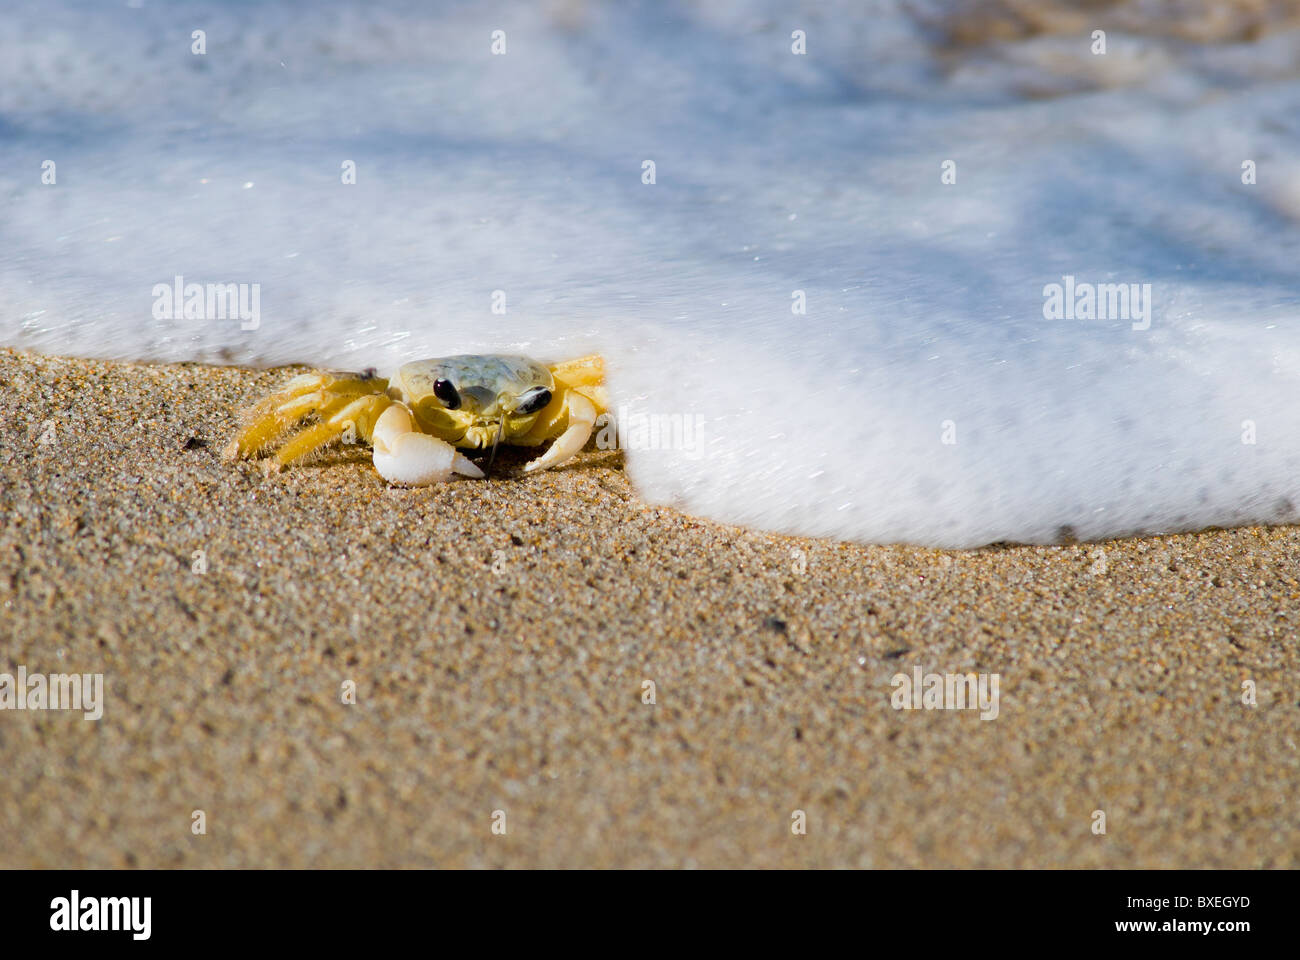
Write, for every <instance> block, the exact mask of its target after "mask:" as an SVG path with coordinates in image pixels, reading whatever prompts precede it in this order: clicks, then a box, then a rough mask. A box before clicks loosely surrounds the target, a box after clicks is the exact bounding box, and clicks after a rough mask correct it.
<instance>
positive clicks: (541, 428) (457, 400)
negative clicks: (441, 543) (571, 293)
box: [223, 354, 609, 486]
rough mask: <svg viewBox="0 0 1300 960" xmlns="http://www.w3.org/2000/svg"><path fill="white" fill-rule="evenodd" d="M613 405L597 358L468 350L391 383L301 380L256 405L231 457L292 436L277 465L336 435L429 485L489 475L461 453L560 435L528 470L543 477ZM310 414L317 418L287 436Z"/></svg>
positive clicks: (405, 481)
mask: <svg viewBox="0 0 1300 960" xmlns="http://www.w3.org/2000/svg"><path fill="white" fill-rule="evenodd" d="M608 407H609V401H608V397H607V395H606V392H605V364H604V361H603V360H602V359H601V358H600V357H598V356H588V357H582V358H580V359H577V360H570V361H567V362H564V363H557V364H554V365H551V366H545V365H543V364H541V363H538V362H537V361H535V360H532V359H530V358H528V357H522V356H506V355H496V354H487V355H480V354H469V355H464V356H455V357H442V358H440V359H434V360H417V361H415V362H413V363H407V364H404V365H402V366H401V367H400V368H399V369H398V370H397V372H396V373H395V374H394V375H393V376H392V377H391V378H389V379H384V378H382V377H377V376H375V374H374V372H373V371H367V372H365V373H327V372H324V371H320V370H318V371H314V372H312V373H306V374H303V375H301V376H297V377H294V378H293V379H292V380H290V381H289V382H288V383H287V384H285V385H284V388H283V389H282V390H280V392H278V393H275V394H272V395H271V396H269V397H267V398H266V399H264V400H263V401H262V402H261V403H259V404H258V405H257V406H256V407H254V408H253V409H252V410H251V411H250V412H249V415H248V422H247V424H246V425H245V426H244V428H243V429H242V430H241V431H240V432H239V433H238V434H237V435H236V436H235V438H234V439H233V440H232V441H231V442H230V444H229V445H228V446H227V447H226V448H225V450H224V451H223V455H224V456H225V457H226V458H227V459H231V460H234V459H242V458H252V457H257V456H260V455H262V454H264V453H269V452H270V451H271V448H272V447H273V446H274V445H275V444H276V442H277V441H278V440H280V438H281V437H284V438H285V440H284V443H283V445H282V446H280V448H279V449H278V450H276V451H275V452H274V455H273V456H271V457H270V458H269V459H268V460H266V461H265V462H266V466H267V470H268V471H276V470H279V469H281V468H283V467H285V466H288V465H289V464H291V463H295V462H297V461H299V460H301V459H303V458H304V457H306V456H308V455H309V454H311V453H313V452H314V451H316V450H319V449H320V448H321V447H324V446H325V445H326V444H329V443H331V442H333V441H335V440H338V439H340V438H344V439H348V440H351V439H352V438H356V439H358V440H362V441H365V442H366V443H369V444H370V445H371V446H372V447H373V448H374V457H373V459H374V465H375V469H376V470H377V471H378V472H379V475H380V476H382V477H383V478H384V479H385V480H387V481H389V482H390V483H394V484H399V485H402V486H424V485H427V484H432V483H440V482H442V481H444V480H449V479H451V478H452V476H453V475H455V474H459V475H462V476H466V477H474V478H478V479H481V478H483V477H484V476H485V474H484V472H483V471H482V470H481V469H480V468H479V467H478V466H477V465H476V464H475V463H473V462H472V461H471V460H470V459H469V458H468V457H466V456H465V455H464V453H462V452H461V451H462V450H467V451H474V450H479V451H482V450H491V452H492V453H491V456H492V457H495V455H496V449H497V446H498V445H500V444H509V445H512V446H523V447H536V446H541V445H542V444H543V443H545V442H546V441H548V440H553V441H554V442H553V443H552V444H551V446H550V447H549V449H547V450H546V452H545V453H543V454H542V455H541V456H539V457H537V458H536V459H534V460H531V461H529V462H528V463H527V464H526V465H525V466H524V472H525V473H535V472H536V471H538V470H545V469H547V468H548V467H555V466H558V465H560V464H562V463H564V462H566V461H567V460H570V459H572V458H573V456H574V455H576V454H577V453H578V451H580V450H581V449H582V448H583V446H585V445H586V443H587V439H588V438H589V437H590V436H591V431H592V428H593V427H594V426H595V423H596V418H597V417H598V416H599V415H600V414H602V413H604V412H605V411H606V410H607V409H608ZM312 415H315V419H316V422H315V423H313V424H311V425H310V426H307V427H305V428H301V429H297V430H296V431H295V432H292V433H290V432H289V431H291V430H293V429H294V428H298V427H300V425H301V424H302V422H303V421H304V420H306V419H307V418H308V417H310V416H312ZM286 433H287V434H288V435H287V436H286ZM458 448H459V449H458ZM488 466H489V469H490V468H491V459H489V463H488Z"/></svg>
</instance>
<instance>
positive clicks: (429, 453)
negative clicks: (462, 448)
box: [371, 403, 483, 487]
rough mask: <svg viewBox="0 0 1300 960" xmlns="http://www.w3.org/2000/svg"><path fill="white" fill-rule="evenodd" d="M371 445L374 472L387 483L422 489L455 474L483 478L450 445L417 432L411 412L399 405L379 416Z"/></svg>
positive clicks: (479, 471)
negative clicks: (372, 445) (376, 471)
mask: <svg viewBox="0 0 1300 960" xmlns="http://www.w3.org/2000/svg"><path fill="white" fill-rule="evenodd" d="M371 442H372V443H373V444H374V448H375V455H374V461H375V469H376V470H378V471H379V475H380V476H381V477H383V478H384V479H385V480H387V481H388V482H389V483H400V484H403V485H404V486H408V487H423V486H427V485H428V484H431V483H442V482H443V481H444V480H450V479H451V476H452V474H454V473H459V474H461V475H463V476H466V477H474V478H475V479H478V480H481V479H482V478H483V471H482V470H480V469H479V468H478V467H476V466H474V464H473V463H471V462H470V461H469V460H467V459H466V458H465V456H464V455H463V454H461V453H458V452H457V450H456V448H455V447H453V446H452V445H451V444H450V443H447V442H446V441H445V440H439V439H438V438H437V437H431V436H429V435H428V434H427V433H419V432H417V431H416V430H415V428H414V426H413V425H412V423H411V413H410V411H409V410H408V409H407V408H406V407H404V406H403V405H402V404H400V403H395V404H393V405H392V406H391V407H389V408H388V409H387V410H385V411H384V412H383V413H382V414H380V416H379V419H378V420H377V421H375V429H374V432H373V434H372V437H371Z"/></svg>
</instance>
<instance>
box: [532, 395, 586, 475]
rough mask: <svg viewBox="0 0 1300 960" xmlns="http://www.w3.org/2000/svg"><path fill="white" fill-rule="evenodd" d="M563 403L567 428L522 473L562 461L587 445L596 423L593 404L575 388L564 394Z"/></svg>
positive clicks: (543, 468) (552, 465) (541, 468)
mask: <svg viewBox="0 0 1300 960" xmlns="http://www.w3.org/2000/svg"><path fill="white" fill-rule="evenodd" d="M564 403H565V406H566V408H567V409H568V413H569V426H568V429H566V430H565V431H564V432H563V433H562V434H560V435H559V437H557V438H556V440H555V442H554V443H553V444H551V448H550V449H549V450H547V451H546V452H545V453H544V454H542V455H541V456H540V457H538V458H537V459H536V460H533V461H531V462H530V463H528V464H526V465H525V466H524V473H534V472H536V471H538V470H545V469H546V468H547V467H554V466H556V465H558V464H561V463H564V461H566V460H569V459H571V458H572V457H574V456H576V455H577V454H578V451H579V450H581V449H582V448H583V447H585V446H586V445H587V439H588V438H589V437H590V436H591V428H592V427H594V426H595V425H596V407H595V404H593V403H592V402H591V401H590V400H588V399H587V398H586V397H584V396H583V395H582V394H581V393H579V392H578V391H577V390H569V391H568V392H567V393H566V394H565V398H564Z"/></svg>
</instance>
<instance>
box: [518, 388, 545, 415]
mask: <svg viewBox="0 0 1300 960" xmlns="http://www.w3.org/2000/svg"><path fill="white" fill-rule="evenodd" d="M550 402H551V391H549V390H547V389H546V388H545V387H533V389H531V390H526V391H524V393H523V394H522V395H521V396H520V397H519V403H518V404H517V405H516V406H515V413H524V414H528V413H536V412H537V411H538V410H540V409H542V407H544V406H546V405H547V404H548V403H550Z"/></svg>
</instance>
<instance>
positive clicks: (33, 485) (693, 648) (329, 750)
mask: <svg viewBox="0 0 1300 960" xmlns="http://www.w3.org/2000/svg"><path fill="white" fill-rule="evenodd" d="M291 372H294V371H286V370H278V371H248V370H239V369H219V368H211V367H205V366H198V365H181V366H163V367H154V366H144V365H128V364H117V363H105V362H88V361H81V360H65V359H49V358H43V357H37V356H33V355H27V354H20V353H13V352H0V382H3V384H4V386H3V388H2V390H0V402H2V406H0V410H2V412H3V417H0V672H8V673H11V674H15V673H16V672H17V670H18V668H19V667H25V668H26V670H27V671H28V672H29V673H35V672H44V673H61V672H71V671H76V672H83V673H103V674H104V678H105V679H104V684H105V698H104V699H105V704H104V713H103V716H102V718H101V719H99V720H97V721H95V720H87V719H85V717H84V716H83V715H82V714H81V713H75V712H71V711H30V710H28V711H15V710H5V711H0V769H2V770H3V771H4V777H3V780H0V837H3V838H4V839H3V841H2V842H0V867H27V866H39V867H54V866H60V867H123V866H138V867H187V868H190V867H193V868H201V867H356V866H374V867H435V866H436V867H610V866H619V867H630V866H645V867H727V866H733V867H734V866H751V867H777V866H782V867H831V866H847V867H917V866H963V867H965V866H981V867H1011V866H1022V867H1210V866H1215V867H1260V866H1266V867H1283V866H1289V867H1295V866H1298V865H1300V823H1298V819H1300V818H1297V814H1296V802H1295V797H1296V796H1297V795H1298V794H1300V751H1298V750H1297V746H1296V744H1297V740H1300V713H1298V712H1297V694H1296V687H1295V678H1296V677H1297V676H1300V646H1298V645H1297V642H1296V622H1297V619H1300V583H1298V582H1297V578H1296V575H1297V568H1296V564H1295V560H1294V558H1295V557H1296V555H1297V553H1298V552H1300V530H1297V529H1295V528H1285V527H1283V528H1253V529H1240V530H1229V531H1215V532H1206V533H1201V534H1196V535H1190V536H1173V537H1149V538H1142V539H1132V540H1123V541H1115V542H1108V543H1104V544H1081V545H1070V546H1062V547H1046V548H1039V547H1014V546H994V547H990V548H986V549H983V550H979V551H973V552H943V551H936V550H929V549H918V548H912V547H906V546H892V547H868V546H858V545H851V544H844V543H836V542H831V541H825V540H802V539H797V538H790V537H782V536H773V535H768V534H764V533H759V532H754V531H749V530H743V529H738V528H733V527H727V526H723V525H719V524H716V523H712V522H709V521H706V520H702V519H699V518H695V517H691V516H686V515H683V514H681V513H678V512H675V511H673V510H671V509H667V508H662V507H657V506H652V505H648V504H646V503H644V502H642V501H640V500H639V499H638V498H637V496H636V493H635V491H634V490H633V488H632V486H631V485H630V483H629V481H628V480H627V478H626V477H625V475H624V472H623V463H622V460H621V457H620V455H619V454H618V453H616V452H614V453H611V452H601V451H595V450H592V451H589V452H587V453H585V454H583V455H582V457H581V458H580V459H579V460H577V461H575V462H574V463H573V464H572V465H571V466H570V467H568V468H565V469H562V470H558V471H554V472H550V473H545V474H540V475H537V476H534V477H529V478H528V479H527V480H521V479H518V478H517V472H518V465H519V463H521V462H522V460H523V458H514V459H512V460H509V461H508V462H507V467H508V468H509V469H507V470H506V471H504V472H503V473H502V475H501V476H499V477H497V478H494V479H491V480H488V481H482V482H474V481H463V482H455V483H450V484H446V485H443V486H440V487H437V488H431V489H420V490H400V489H390V488H388V487H386V486H385V484H384V483H383V482H382V481H381V480H380V479H379V478H378V476H377V475H376V474H375V473H374V471H373V469H372V468H371V466H370V465H369V462H368V459H367V457H366V454H365V452H364V451H363V450H360V449H357V448H352V449H348V450H341V451H339V452H338V453H337V454H334V455H331V456H329V457H326V458H324V459H322V460H321V461H320V462H317V463H314V464H312V465H309V466H306V467H303V468H301V469H296V470H291V471H288V472H286V473H285V474H282V475H280V476H278V477H272V478H269V479H268V478H266V477H264V476H263V475H262V473H261V472H260V471H259V470H257V469H256V468H255V467H253V466H250V465H247V464H241V465H232V464H229V463H225V462H222V460H221V459H220V456H219V452H220V449H221V447H222V445H223V444H224V442H225V441H226V440H227V439H228V438H229V436H230V434H231V432H232V430H233V428H234V426H235V424H236V423H237V412H238V411H239V410H240V409H242V408H243V407H245V406H246V405H248V404H249V403H251V402H252V401H253V400H255V399H256V398H258V397H259V396H261V395H262V394H264V393H266V392H268V391H269V390H270V389H271V388H273V387H274V386H276V385H278V384H279V383H280V382H281V381H283V380H284V379H285V378H286V377H287V376H288V375H289V374H290V373H291ZM51 426H53V431H52V432H51V430H50V427H51ZM43 440H44V441H45V442H42V441H43ZM196 551H202V552H203V554H202V559H203V560H204V561H205V563H206V572H201V573H200V572H195V566H196V556H195V554H196ZM916 666H920V667H922V668H923V669H924V671H926V672H939V673H948V672H953V673H957V672H961V673H964V672H967V671H974V672H984V673H996V674H998V676H999V678H1000V704H999V713H998V716H997V718H996V719H993V720H982V719H980V716H979V715H978V713H977V712H975V711H971V710H912V711H901V710H895V709H894V708H893V707H892V706H891V702H890V696H891V693H893V692H894V691H893V688H892V687H891V684H890V681H891V678H892V677H893V676H894V675H895V674H897V673H900V672H904V673H908V674H910V673H911V671H912V669H913V668H914V667H916ZM1247 680H1249V681H1253V682H1254V684H1255V689H1256V701H1257V702H1256V704H1255V705H1253V706H1251V705H1247V704H1243V702H1242V690H1243V681H1247ZM347 681H352V682H354V683H355V685H356V697H355V699H356V702H355V703H354V704H349V703H344V702H342V700H343V694H342V691H343V689H344V684H345V682H347ZM646 681H652V682H653V684H654V699H655V701H656V702H655V703H653V704H648V703H645V702H643V698H644V696H645V690H646V687H645V686H644V684H645V682H646ZM196 810H201V811H203V815H204V825H205V827H206V832H205V833H202V834H195V833H194V832H193V823H194V820H193V817H194V812H195V811H196ZM796 810H799V811H803V813H804V817H805V818H806V833H802V834H798V833H795V832H794V831H793V830H792V824H793V823H796V822H797V819H798V818H797V815H794V813H793V812H794V811H796ZM1097 810H1102V811H1104V812H1105V816H1106V822H1105V827H1106V832H1105V833H1104V834H1096V833H1094V832H1093V827H1094V824H1095V823H1097V822H1098V820H1097V818H1096V817H1095V814H1094V811H1097ZM495 811H501V812H502V813H494V812H495ZM792 817H794V819H792ZM503 819H504V824H505V833H504V835H502V834H499V833H494V832H493V826H494V823H495V824H498V825H499V824H500V823H501V822H502V820H503ZM498 829H499V827H498Z"/></svg>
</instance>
